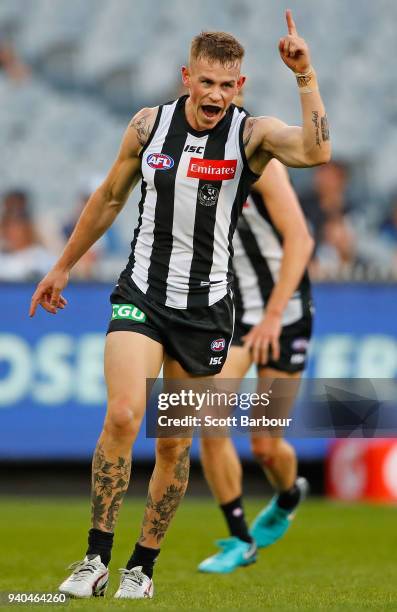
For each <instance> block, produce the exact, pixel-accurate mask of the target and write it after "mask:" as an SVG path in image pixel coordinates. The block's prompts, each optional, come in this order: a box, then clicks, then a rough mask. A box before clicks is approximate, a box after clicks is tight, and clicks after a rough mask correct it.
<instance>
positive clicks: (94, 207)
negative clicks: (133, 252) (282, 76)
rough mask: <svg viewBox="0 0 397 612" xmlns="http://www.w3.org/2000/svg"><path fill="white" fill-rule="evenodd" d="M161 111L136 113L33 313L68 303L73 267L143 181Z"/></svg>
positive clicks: (43, 283)
mask: <svg viewBox="0 0 397 612" xmlns="http://www.w3.org/2000/svg"><path fill="white" fill-rule="evenodd" d="M157 112H158V109H157V108H153V109H143V110H142V111H140V112H139V113H137V115H135V117H134V119H133V120H132V122H131V124H130V126H129V127H128V128H127V130H126V132H125V134H124V137H123V140H122V143H121V147H120V151H119V154H118V156H117V159H116V161H115V162H114V164H113V166H112V168H111V170H110V172H109V174H108V176H107V177H106V179H105V180H104V182H103V183H102V185H101V186H100V187H98V189H97V190H96V191H94V193H93V194H92V195H91V197H90V198H89V200H88V202H87V204H86V205H85V207H84V209H83V211H82V213H81V215H80V218H79V220H78V221H77V224H76V226H75V228H74V230H73V233H72V235H71V236H70V238H69V240H68V242H67V243H66V246H65V248H64V250H63V253H62V254H61V256H60V258H59V259H58V261H57V262H56V264H55V265H54V267H53V268H52V270H50V272H49V273H48V274H47V275H46V276H45V277H44V278H43V280H42V281H41V282H40V283H39V285H38V287H37V289H36V291H35V293H34V294H33V297H32V301H31V306H30V312H29V314H30V316H33V315H34V314H35V312H36V309H37V306H38V305H39V304H40V305H41V306H42V307H43V308H44V309H45V310H47V312H51V313H53V314H56V312H57V309H58V308H63V307H64V306H65V304H66V301H65V300H64V298H63V297H62V296H61V291H62V290H63V289H64V288H65V287H66V285H67V283H68V280H69V273H70V270H71V269H72V268H73V266H74V265H75V264H76V263H77V262H78V260H79V259H80V258H81V257H82V256H83V255H84V254H85V253H86V252H87V251H88V249H89V248H90V247H91V246H92V245H93V244H94V243H95V242H96V241H97V240H98V239H99V238H100V237H101V236H102V235H103V234H104V233H105V231H106V230H107V229H108V228H109V227H110V226H111V224H112V223H113V221H114V220H115V218H116V216H117V215H118V213H119V212H120V210H121V209H122V208H123V206H124V204H125V202H126V201H127V198H128V195H129V193H130V191H131V190H132V189H133V187H134V186H135V185H136V183H137V182H138V180H139V177H140V172H141V160H140V157H139V154H140V152H141V150H142V147H143V146H144V145H145V143H146V141H147V139H148V137H149V134H150V132H151V129H152V127H153V124H154V122H155V119H156V116H157Z"/></svg>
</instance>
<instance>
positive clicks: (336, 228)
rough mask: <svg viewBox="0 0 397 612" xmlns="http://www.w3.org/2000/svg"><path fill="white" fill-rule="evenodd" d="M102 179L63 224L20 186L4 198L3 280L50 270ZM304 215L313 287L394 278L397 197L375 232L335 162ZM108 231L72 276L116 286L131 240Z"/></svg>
mask: <svg viewBox="0 0 397 612" xmlns="http://www.w3.org/2000/svg"><path fill="white" fill-rule="evenodd" d="M101 179H102V177H97V176H94V177H91V178H90V180H87V183H86V185H85V187H84V188H83V187H81V188H80V190H79V191H78V192H77V197H76V202H74V203H73V202H71V208H70V215H69V219H68V221H67V222H66V223H64V224H62V223H58V222H57V221H56V219H55V218H53V217H51V216H50V215H45V217H44V218H43V217H42V218H38V217H37V216H35V210H36V208H35V207H34V206H33V198H34V196H33V194H30V193H29V192H28V191H27V190H25V189H23V188H21V187H17V188H15V189H13V190H10V191H7V192H6V193H4V194H3V197H2V199H1V204H0V280H3V281H21V280H37V279H38V278H40V277H42V276H43V275H44V274H45V273H46V272H47V271H48V269H49V268H50V267H51V265H52V264H53V262H54V261H55V259H56V257H57V256H58V255H59V253H60V252H61V250H62V248H63V246H64V244H65V243H66V240H67V239H68V238H69V236H70V235H71V233H72V231H73V228H74V225H75V223H76V221H77V219H78V217H79V215H80V213H81V211H82V209H83V207H84V205H85V203H86V201H87V199H88V197H89V195H90V193H91V192H92V191H93V190H94V189H95V188H96V187H97V186H98V185H99V183H100V182H101ZM298 195H299V198H300V202H301V205H302V209H303V211H304V213H305V216H306V219H307V223H308V225H309V228H310V231H311V233H312V235H313V237H314V239H315V244H316V247H315V250H314V254H313V257H312V260H311V262H310V273H311V277H312V279H313V280H318V281H320V280H356V281H360V280H361V281H362V280H396V279H397V192H396V193H394V194H393V195H392V197H391V198H390V202H389V207H388V211H387V214H386V215H385V216H384V218H383V219H382V220H381V222H380V223H379V222H378V223H377V224H376V225H375V226H373V227H371V225H370V224H368V223H367V222H366V218H365V215H363V211H362V209H361V208H360V202H357V201H355V199H354V198H353V197H352V196H351V194H350V191H349V167H348V165H347V164H346V163H344V162H343V161H337V160H335V161H331V162H330V163H328V164H326V165H324V166H319V167H317V168H315V169H314V171H313V173H312V181H311V184H310V187H309V189H306V190H305V191H304V192H302V193H299V194H298ZM131 237H132V234H130V235H129V237H128V238H127V237H126V239H124V240H123V237H122V235H121V234H120V233H119V232H118V231H117V227H113V228H110V229H109V231H108V232H107V233H106V234H105V236H104V237H103V238H102V239H101V240H100V241H99V242H98V243H97V244H96V245H94V246H93V247H92V248H91V249H90V250H89V252H88V253H87V254H86V255H85V256H84V257H83V258H82V259H81V260H80V262H79V263H78V264H77V266H76V268H75V270H74V272H73V277H74V278H75V279H80V280H114V279H115V278H116V277H117V274H118V272H119V271H120V267H121V266H122V265H123V264H124V263H125V261H126V258H127V255H128V250H129V240H130V239H131Z"/></svg>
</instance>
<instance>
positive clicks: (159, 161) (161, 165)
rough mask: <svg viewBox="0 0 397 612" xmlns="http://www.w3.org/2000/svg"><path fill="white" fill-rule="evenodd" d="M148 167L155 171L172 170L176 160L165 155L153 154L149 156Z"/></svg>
mask: <svg viewBox="0 0 397 612" xmlns="http://www.w3.org/2000/svg"><path fill="white" fill-rule="evenodd" d="M146 161H147V165H148V166H150V167H151V168H154V169H155V170H170V169H171V168H172V167H173V165H174V160H173V159H172V157H170V156H169V155H165V153H151V154H150V155H148V157H147V159H146Z"/></svg>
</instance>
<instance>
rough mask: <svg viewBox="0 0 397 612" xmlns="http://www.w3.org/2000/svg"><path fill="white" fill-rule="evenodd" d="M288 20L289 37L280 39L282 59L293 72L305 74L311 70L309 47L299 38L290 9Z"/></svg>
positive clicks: (279, 46) (287, 14) (286, 16)
mask: <svg viewBox="0 0 397 612" xmlns="http://www.w3.org/2000/svg"><path fill="white" fill-rule="evenodd" d="M285 18H286V20H287V27H288V36H284V37H283V38H280V41H279V44H278V50H279V51H280V55H281V59H282V60H283V62H284V64H286V65H287V66H288V68H290V69H291V70H292V71H293V72H299V73H304V72H307V71H308V70H309V68H310V53H309V47H308V46H307V44H306V42H305V41H304V39H303V38H301V37H300V36H298V32H297V30H296V25H295V22H294V20H293V19H292V12H291V11H290V10H289V9H288V10H287V11H286V13H285Z"/></svg>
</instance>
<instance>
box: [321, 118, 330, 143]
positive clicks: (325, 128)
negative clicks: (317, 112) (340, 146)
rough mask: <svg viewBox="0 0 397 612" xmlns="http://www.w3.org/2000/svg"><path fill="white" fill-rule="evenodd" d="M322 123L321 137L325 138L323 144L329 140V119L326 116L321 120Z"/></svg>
mask: <svg viewBox="0 0 397 612" xmlns="http://www.w3.org/2000/svg"><path fill="white" fill-rule="evenodd" d="M320 122H321V136H322V138H323V142H325V141H326V140H329V125H328V117H327V115H324V116H323V117H321V119H320Z"/></svg>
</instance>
